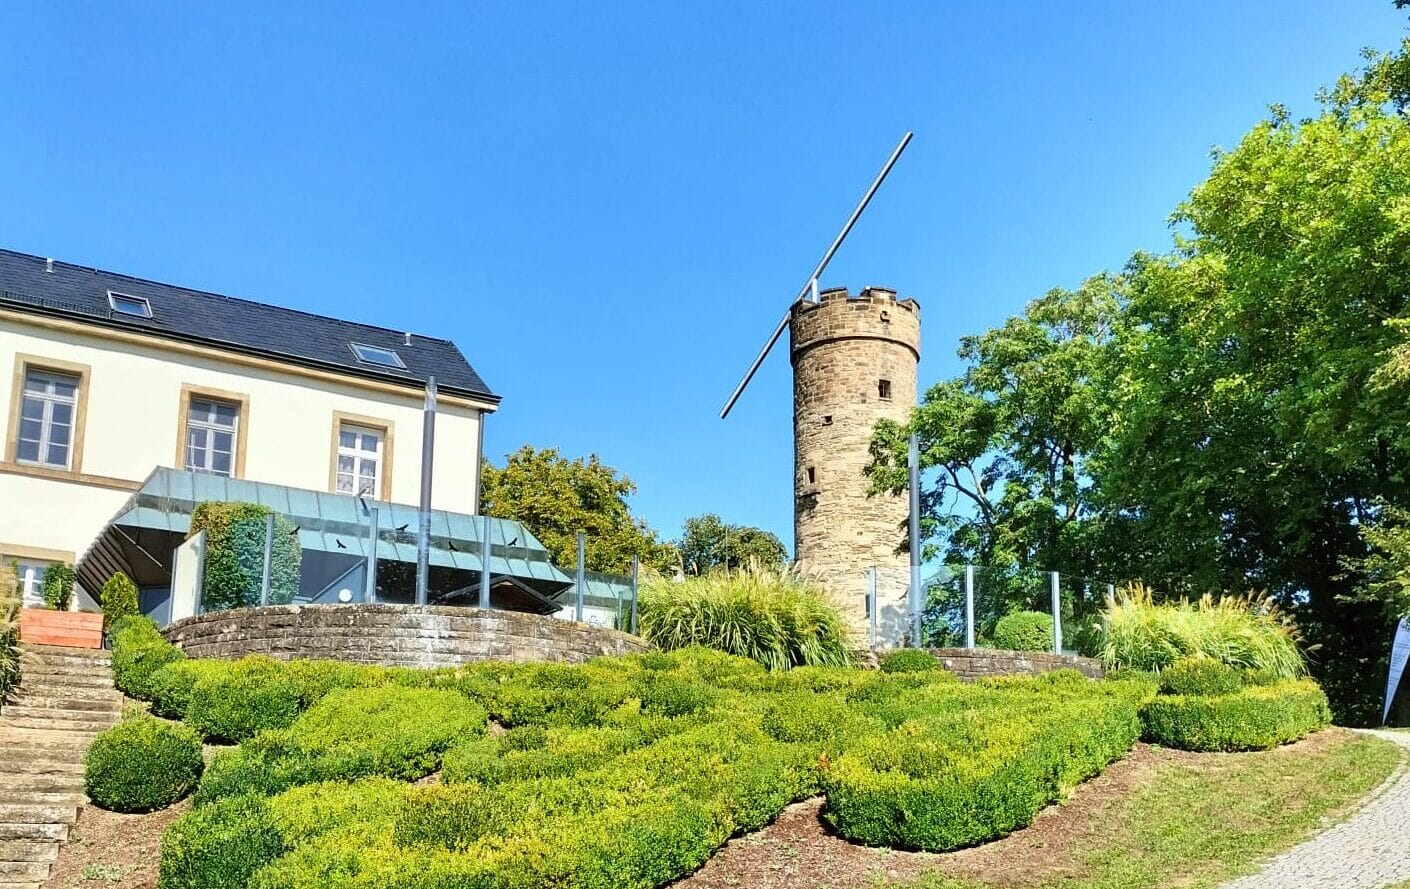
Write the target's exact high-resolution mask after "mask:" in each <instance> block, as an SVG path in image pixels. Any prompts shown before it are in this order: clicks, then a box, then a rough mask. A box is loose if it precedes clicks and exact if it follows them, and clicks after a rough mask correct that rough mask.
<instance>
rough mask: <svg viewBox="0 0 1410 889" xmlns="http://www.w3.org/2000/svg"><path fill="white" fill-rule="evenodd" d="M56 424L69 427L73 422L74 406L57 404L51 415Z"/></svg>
mask: <svg viewBox="0 0 1410 889" xmlns="http://www.w3.org/2000/svg"><path fill="white" fill-rule="evenodd" d="M49 416H50V417H51V418H52V419H53V421H54V422H55V423H62V424H63V425H65V426H68V425H69V424H71V423H72V422H73V405H71V404H65V403H64V402H61V401H59V402H55V403H54V410H53V411H52V413H50V415H49Z"/></svg>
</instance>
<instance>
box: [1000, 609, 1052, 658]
mask: <svg viewBox="0 0 1410 889" xmlns="http://www.w3.org/2000/svg"><path fill="white" fill-rule="evenodd" d="M989 642H990V644H992V645H993V646H994V647H995V648H1002V649H1006V650H1008V651H1051V650H1052V647H1053V616H1052V615H1051V614H1044V613H1043V612H1041V611H1015V612H1013V613H1012V614H1006V615H1004V616H1003V617H1001V618H999V622H998V623H997V624H995V625H994V632H993V634H992V635H991V636H990V638H989Z"/></svg>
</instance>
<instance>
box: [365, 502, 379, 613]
mask: <svg viewBox="0 0 1410 889" xmlns="http://www.w3.org/2000/svg"><path fill="white" fill-rule="evenodd" d="M367 521H368V527H367V570H366V571H365V572H364V573H365V574H366V575H367V577H366V583H365V585H364V586H363V590H362V601H364V602H366V603H367V604H369V605H371V604H372V603H374V602H376V601H377V540H378V538H379V537H380V536H381V530H382V529H381V528H380V527H378V525H379V517H378V514H377V507H375V506H369V507H368V508H367Z"/></svg>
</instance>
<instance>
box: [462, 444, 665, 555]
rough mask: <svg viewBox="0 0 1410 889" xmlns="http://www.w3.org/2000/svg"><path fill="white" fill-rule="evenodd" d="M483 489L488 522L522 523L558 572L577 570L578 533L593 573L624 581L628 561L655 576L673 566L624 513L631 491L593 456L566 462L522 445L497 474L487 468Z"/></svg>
mask: <svg viewBox="0 0 1410 889" xmlns="http://www.w3.org/2000/svg"><path fill="white" fill-rule="evenodd" d="M480 488H481V497H480V508H481V509H482V510H483V511H484V513H485V514H486V515H492V516H494V517H496V518H502V519H513V520H515V521H518V522H522V523H523V524H524V525H525V526H526V527H527V528H528V529H529V530H530V531H532V532H533V533H534V536H535V537H537V538H538V539H539V540H540V541H542V542H543V545H544V546H545V547H547V548H548V551H549V553H550V554H551V555H552V557H553V561H554V563H555V564H557V565H559V566H560V567H571V566H573V565H575V564H576V563H577V559H578V556H577V550H578V537H577V535H578V532H579V531H583V532H585V533H586V535H587V540H586V544H585V548H584V549H585V558H586V562H587V567H588V569H589V570H591V571H607V572H612V573H617V574H622V573H625V572H627V571H628V570H630V568H631V561H632V556H637V557H639V558H640V559H641V562H642V564H644V565H648V566H652V567H656V568H666V567H670V566H672V565H674V562H675V557H674V550H673V549H672V548H671V547H670V546H669V545H666V544H663V543H661V541H660V540H659V539H658V538H657V535H656V532H655V531H653V530H651V528H650V527H648V526H647V524H646V522H644V521H642V520H641V519H638V518H636V517H635V516H633V515H632V512H631V508H630V507H629V506H628V505H627V498H628V497H630V496H631V495H632V494H635V493H636V485H635V484H633V483H632V480H631V479H630V478H628V477H627V476H626V475H625V474H623V473H620V472H618V471H617V470H615V469H613V468H612V467H611V466H608V465H607V464H605V463H603V462H602V461H601V460H600V459H598V457H597V455H596V454H591V455H589V456H588V457H586V458H583V457H579V458H575V459H569V458H567V457H564V456H563V455H562V454H560V453H559V452H558V449H557V448H534V447H532V446H531V445H524V446H523V447H522V448H520V449H519V450H517V451H515V452H514V453H512V454H510V455H508V457H507V458H506V460H505V464H504V466H502V467H498V466H494V465H492V464H491V463H489V461H486V462H485V465H484V467H483V476H482V481H481V486H480Z"/></svg>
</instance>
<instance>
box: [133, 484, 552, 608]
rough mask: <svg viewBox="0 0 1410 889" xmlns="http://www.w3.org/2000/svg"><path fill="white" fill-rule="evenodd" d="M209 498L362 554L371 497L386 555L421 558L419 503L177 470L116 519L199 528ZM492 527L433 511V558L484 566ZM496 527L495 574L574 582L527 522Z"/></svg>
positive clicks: (332, 547)
mask: <svg viewBox="0 0 1410 889" xmlns="http://www.w3.org/2000/svg"><path fill="white" fill-rule="evenodd" d="M206 500H217V501H226V502H233V501H241V502H246V503H259V504H262V505H264V506H267V507H269V508H270V509H272V510H274V511H275V512H278V513H281V514H282V515H284V516H285V517H287V518H288V519H289V520H290V521H291V522H293V523H294V524H295V525H296V526H297V527H298V535H299V542H300V543H301V544H302V546H303V548H304V549H305V550H315V551H320V552H328V553H338V554H343V555H350V556H362V557H366V556H367V549H368V545H369V541H368V539H367V537H368V531H369V527H370V519H369V516H368V512H367V511H366V510H365V509H364V508H363V504H364V503H365V504H366V506H367V507H375V508H376V509H377V510H378V520H377V524H378V529H379V533H378V535H377V559H378V561H397V562H409V563H413V564H414V563H415V562H416V533H417V529H418V528H419V526H420V516H419V512H418V510H417V509H416V507H414V506H403V505H400V504H395V503H387V502H384V501H374V500H370V499H366V498H359V497H353V496H351V495H348V494H330V493H326V492H322V491H308V490H303V489H300V488H288V487H284V486H283V485H272V484H267V483H264V482H252V481H246V480H243V479H228V478H222V477H220V476H214V475H205V474H200V473H192V472H181V471H179V470H175V469H157V470H155V471H154V472H153V473H152V474H151V475H150V476H148V477H147V480H146V482H144V483H143V485H142V488H141V489H140V490H139V491H138V492H137V493H136V494H134V495H133V496H132V498H131V499H130V500H129V501H128V502H127V504H126V505H125V506H124V507H123V508H122V510H121V511H120V512H119V513H118V514H117V516H116V517H115V518H114V519H113V520H112V522H110V523H109V524H110V526H116V527H120V528H131V529H145V530H151V531H167V532H171V533H174V534H180V535H181V536H183V537H184V536H185V535H186V532H187V531H189V530H190V527H191V511H192V510H193V509H194V508H195V506H196V504H197V503H201V502H203V501H206ZM484 527H485V523H484V518H483V517H481V516H472V515H465V514H462V513H453V512H444V511H441V510H433V511H432V513H431V564H432V565H433V566H439V567H443V568H459V569H462V570H466V571H475V572H478V571H479V570H480V550H481V539H482V538H481V534H482V532H483V530H484ZM489 528H490V573H491V574H494V575H508V576H511V577H517V578H521V579H524V580H533V581H539V582H540V584H537V585H550V586H552V585H559V584H561V585H562V586H565V587H566V586H571V585H572V583H573V579H572V578H571V577H569V576H568V575H566V574H564V573H563V572H562V571H560V570H558V569H557V568H556V567H554V565H553V563H552V562H551V561H550V560H549V554H548V550H546V549H545V548H544V546H543V544H542V543H540V542H539V540H538V538H536V537H534V535H533V534H531V533H530V532H529V530H528V529H527V528H525V527H524V526H523V525H521V524H520V523H518V522H514V521H510V520H507V519H496V518H491V519H490V520H489Z"/></svg>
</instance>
